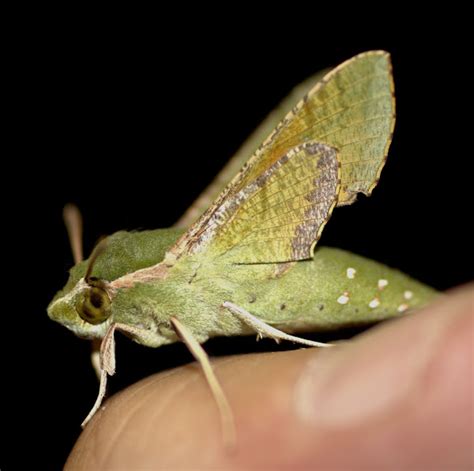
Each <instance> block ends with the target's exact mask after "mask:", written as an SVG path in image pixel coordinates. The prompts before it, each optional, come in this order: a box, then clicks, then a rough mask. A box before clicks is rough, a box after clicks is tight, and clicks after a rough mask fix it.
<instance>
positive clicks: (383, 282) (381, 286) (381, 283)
mask: <svg viewBox="0 0 474 471" xmlns="http://www.w3.org/2000/svg"><path fill="white" fill-rule="evenodd" d="M387 285H388V280H384V279H380V280H379V281H378V283H377V286H378V287H379V289H380V290H382V289H384V288H385V287H386V286H387Z"/></svg>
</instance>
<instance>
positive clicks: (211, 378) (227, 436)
mask: <svg viewBox="0 0 474 471" xmlns="http://www.w3.org/2000/svg"><path fill="white" fill-rule="evenodd" d="M170 320H171V324H172V325H173V328H174V330H175V331H176V334H177V335H178V337H179V338H180V339H181V340H182V341H183V342H184V343H185V344H186V346H187V347H188V349H189V351H190V352H191V354H192V355H193V356H194V358H195V359H196V360H197V361H198V363H199V364H200V365H201V368H202V371H203V372H204V376H205V377H206V380H207V383H208V384H209V387H210V388H211V392H212V395H213V396H214V399H215V400H216V403H217V407H218V408H219V414H220V418H221V426H222V435H223V437H224V443H225V444H226V445H227V446H231V447H232V446H234V444H235V435H236V434H235V423H234V414H233V413H232V409H231V407H230V405H229V402H228V401H227V398H226V396H225V394H224V391H223V390H222V387H221V385H220V384H219V381H218V379H217V377H216V375H215V373H214V371H213V369H212V366H211V362H210V361H209V357H208V356H207V353H206V352H205V351H204V349H203V348H202V347H201V345H200V343H199V342H198V341H197V340H196V339H195V338H194V336H193V334H192V333H191V331H190V330H189V329H188V328H187V327H186V326H185V325H184V324H182V323H181V322H180V321H179V320H178V319H176V317H172V318H171V319H170Z"/></svg>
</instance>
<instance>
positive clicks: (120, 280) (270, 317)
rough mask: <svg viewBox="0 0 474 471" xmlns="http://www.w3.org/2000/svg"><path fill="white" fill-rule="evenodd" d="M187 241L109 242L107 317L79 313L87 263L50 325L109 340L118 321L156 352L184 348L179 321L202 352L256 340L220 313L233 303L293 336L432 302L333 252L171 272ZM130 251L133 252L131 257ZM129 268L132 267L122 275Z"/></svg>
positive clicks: (172, 236)
mask: <svg viewBox="0 0 474 471" xmlns="http://www.w3.org/2000/svg"><path fill="white" fill-rule="evenodd" d="M180 234H181V231H179V230H173V229H164V230H163V229H161V230H155V231H145V232H135V233H133V232H132V233H126V232H119V233H117V234H114V235H112V236H111V237H110V238H109V243H108V246H107V249H106V251H105V253H104V254H103V255H102V256H101V258H99V259H98V260H97V263H96V266H95V268H94V276H95V277H96V278H98V279H100V280H104V281H105V282H106V284H107V286H108V287H109V288H108V291H109V293H110V300H111V304H110V311H111V313H110V316H109V318H108V319H107V320H106V321H105V322H103V323H101V324H99V325H93V324H90V323H88V322H86V321H84V320H83V319H82V318H81V317H80V313H79V312H78V310H77V307H78V306H79V305H80V301H81V297H83V296H84V294H85V293H86V292H87V290H89V289H91V288H90V287H89V286H88V285H87V284H86V283H85V282H84V278H83V277H84V273H85V270H86V266H87V261H85V262H81V263H80V264H78V265H76V266H75V267H74V268H73V269H72V270H71V274H70V280H69V281H68V283H67V285H66V287H65V289H64V290H63V291H61V292H60V293H59V294H58V295H57V297H56V298H55V299H54V300H53V301H52V303H51V305H50V307H49V310H48V312H49V315H50V317H51V318H52V319H53V320H56V321H58V322H60V323H62V324H63V325H65V326H66V327H68V328H69V329H70V330H72V331H74V332H75V333H76V334H78V335H80V336H82V337H87V338H94V337H95V338H102V337H103V336H104V335H105V332H106V331H107V328H108V326H109V325H110V323H112V322H117V323H120V324H127V325H130V326H132V327H136V328H137V329H138V330H139V331H140V332H141V335H140V336H135V337H133V339H134V340H135V341H137V342H139V343H141V344H143V345H146V346H149V347H159V346H161V345H164V344H168V343H173V342H176V341H178V337H177V335H176V333H175V331H174V329H173V328H172V326H171V323H170V318H171V317H172V316H177V317H179V319H180V320H181V321H182V322H183V323H185V324H186V325H187V326H188V328H189V329H190V330H191V331H192V333H193V335H194V336H195V338H196V339H197V340H198V341H199V342H201V343H202V342H204V341H206V340H207V339H208V338H210V337H215V336H233V335H248V334H251V333H252V332H253V331H252V329H250V328H249V327H248V326H247V325H245V324H244V323H242V322H241V321H240V320H239V319H237V318H236V317H235V316H233V315H232V314H231V313H230V312H229V311H228V310H226V309H225V308H223V307H222V304H223V303H224V302H226V301H230V302H232V303H234V304H237V305H239V306H241V307H243V308H244V309H245V310H247V311H249V312H251V313H252V314H253V315H255V316H257V317H258V318H260V319H261V320H263V321H264V322H266V323H267V324H269V325H272V326H274V327H277V328H279V329H282V330H284V331H286V332H305V331H312V332H315V331H323V330H331V329H338V328H341V327H347V326H353V325H363V324H369V323H372V322H376V321H380V320H383V319H386V318H389V317H394V316H400V315H401V313H403V312H405V311H406V310H408V309H412V308H416V307H418V306H420V305H422V304H424V303H426V302H427V301H428V300H429V299H430V298H431V297H432V296H433V294H434V291H433V290H432V289H431V288H429V287H427V286H425V285H423V284H421V283H419V282H417V281H416V280H413V279H411V278H409V277H408V276H407V275H405V274H402V273H400V272H399V271H397V270H394V269H391V268H388V267H386V266H384V265H382V264H379V263H377V262H374V261H372V260H368V259H365V258H363V257H360V256H358V255H355V254H352V253H349V252H346V251H344V250H340V249H335V248H329V247H319V248H318V249H317V250H316V251H315V253H314V257H313V259H312V260H303V261H299V262H288V263H262V264H236V263H233V262H231V261H228V260H226V257H225V256H224V257H219V256H216V257H214V258H212V257H211V258H210V257H209V254H208V256H206V257H204V256H202V255H200V254H199V255H195V256H191V257H187V258H185V259H183V260H178V261H177V262H175V264H174V265H167V264H166V262H165V261H164V260H163V259H164V256H165V252H166V249H167V248H169V247H170V246H171V245H172V244H173V243H174V242H175V241H176V239H177V238H178V237H179V235H180ZM125 244H126V245H127V247H133V248H134V249H132V250H128V251H126V250H125V249H124V246H125ZM160 249H161V250H160ZM148 250H150V251H152V253H149V252H148ZM157 252H159V253H158V256H160V255H161V257H162V260H160V261H157V258H156V253H157ZM125 259H126V261H127V267H124V266H121V264H123V263H124V260H125ZM157 265H158V266H161V267H162V269H161V270H156V268H155V270H154V271H155V272H156V275H154V277H153V275H152V276H148V275H147V277H145V279H142V277H143V275H141V274H143V273H145V274H146V273H147V270H149V269H150V267H156V266H157ZM131 267H132V268H135V270H133V271H131V270H130V268H131ZM354 272H355V274H353V273H354ZM348 274H349V275H348ZM133 280H135V281H133ZM407 292H408V293H410V296H409V298H410V299H409V300H407V299H406V297H407V296H406V293H407ZM341 298H342V300H343V301H341ZM346 298H347V299H346Z"/></svg>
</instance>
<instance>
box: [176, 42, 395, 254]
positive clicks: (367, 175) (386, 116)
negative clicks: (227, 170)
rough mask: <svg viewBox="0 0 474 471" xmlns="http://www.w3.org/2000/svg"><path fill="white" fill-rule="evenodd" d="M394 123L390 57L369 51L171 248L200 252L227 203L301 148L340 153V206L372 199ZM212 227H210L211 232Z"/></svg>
mask: <svg viewBox="0 0 474 471" xmlns="http://www.w3.org/2000/svg"><path fill="white" fill-rule="evenodd" d="M394 123H395V100H394V95H393V81H392V73H391V64H390V55H389V54H388V53H387V52H385V51H369V52H365V53H362V54H359V55H358V56H355V57H353V58H352V59H349V60H348V61H346V62H344V63H342V64H341V65H339V66H338V67H336V68H335V69H333V70H332V71H331V72H329V73H328V74H327V75H325V76H324V77H323V79H322V80H321V81H320V82H318V83H317V84H316V85H315V87H314V88H313V89H312V90H311V91H310V92H309V93H308V95H307V96H306V97H305V98H303V100H302V101H300V102H299V103H298V104H297V105H296V106H295V107H294V109H293V110H292V111H291V112H290V113H288V114H287V115H286V117H285V118H284V119H283V120H282V121H281V122H280V124H279V125H278V126H277V127H276V129H275V130H274V131H273V132H272V133H271V134H270V136H269V137H268V138H267V139H266V140H265V141H264V142H263V144H262V145H261V146H260V147H259V148H258V149H257V151H256V152H255V153H254V154H253V156H252V157H251V158H250V159H249V160H248V161H247V163H246V164H245V165H244V166H243V168H242V169H241V171H240V172H239V173H238V174H237V175H236V176H235V177H234V179H233V180H232V181H231V182H230V183H229V184H228V185H227V187H226V188H225V189H224V190H223V191H222V192H221V193H220V195H219V196H218V198H217V199H216V201H215V202H214V204H213V205H212V206H211V207H210V208H208V209H207V211H206V212H205V213H204V214H203V215H202V216H201V217H200V218H199V219H198V220H197V221H196V222H195V223H194V224H193V226H191V228H190V229H189V230H188V231H187V232H186V233H185V234H184V235H183V236H182V237H181V238H180V239H179V240H178V242H177V243H176V244H175V246H174V247H173V248H172V249H171V255H172V256H174V257H181V256H183V255H185V254H188V253H196V252H197V251H199V250H201V248H202V247H203V244H204V243H205V242H206V240H207V239H205V238H204V237H203V234H207V235H209V234H214V232H213V231H214V229H215V227H214V225H215V224H216V220H215V217H216V213H217V214H219V208H221V207H223V205H225V201H226V200H231V199H232V200H234V199H235V195H237V194H240V192H241V191H242V190H243V189H244V188H246V187H247V186H249V185H250V184H251V183H252V182H254V181H257V179H258V178H259V177H260V176H261V175H263V174H265V172H266V171H267V170H269V169H271V168H272V167H273V165H274V164H276V163H277V162H278V161H279V159H281V158H282V156H285V155H287V154H288V153H289V151H290V150H291V149H293V148H297V147H298V146H299V145H300V144H302V143H314V142H321V143H324V144H326V145H327V146H329V147H332V148H335V149H337V153H338V154H337V155H338V160H339V162H340V164H341V171H340V175H341V184H340V191H339V195H338V199H337V204H338V205H345V204H350V203H352V202H353V201H354V200H355V198H356V195H357V193H358V192H363V193H365V194H366V195H369V194H370V193H371V191H372V189H373V188H374V187H375V186H376V184H377V182H378V178H379V176H380V172H381V171H382V168H383V166H384V164H385V159H386V155H387V152H388V148H389V146H390V142H391V137H392V132H393V128H394ZM208 226H209V227H208Z"/></svg>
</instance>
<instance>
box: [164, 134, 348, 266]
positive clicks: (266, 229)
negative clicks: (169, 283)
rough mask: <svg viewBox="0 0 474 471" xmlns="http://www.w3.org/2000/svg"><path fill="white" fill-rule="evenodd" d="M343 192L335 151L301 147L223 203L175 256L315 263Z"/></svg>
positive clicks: (311, 145) (310, 145) (188, 236)
mask: <svg viewBox="0 0 474 471" xmlns="http://www.w3.org/2000/svg"><path fill="white" fill-rule="evenodd" d="M339 189H340V165H339V161H338V158H337V151H336V149H334V148H332V147H329V146H327V145H325V144H320V143H315V142H307V143H304V144H301V145H299V146H296V147H294V148H293V149H290V150H289V151H288V152H287V153H286V154H284V155H283V156H282V157H281V158H280V159H278V160H277V161H276V162H274V163H273V164H272V165H271V166H270V167H268V168H267V169H266V170H265V171H264V172H262V173H261V174H260V175H259V176H258V177H257V178H256V179H255V180H253V181H252V182H250V183H249V184H248V185H247V186H245V187H244V188H242V189H241V190H240V191H238V192H235V193H229V194H227V195H226V197H224V198H221V200H220V204H219V205H218V206H215V207H213V208H211V210H208V212H207V213H205V214H204V216H203V218H202V219H203V223H202V224H198V225H197V226H193V228H192V229H191V230H190V231H188V233H186V234H185V236H183V238H182V239H181V240H180V241H178V243H177V245H176V246H175V248H174V249H172V252H174V253H175V254H182V253H188V254H192V253H198V252H201V251H203V250H208V251H211V252H212V253H213V254H214V255H216V256H225V257H226V259H227V260H228V261H230V262H233V263H271V262H287V261H294V260H303V259H307V258H311V257H312V255H313V250H314V246H315V244H316V242H317V240H318V238H319V236H320V234H321V232H322V229H323V227H324V225H325V224H326V222H327V221H328V219H329V217H330V215H331V212H332V210H333V208H334V207H335V205H336V203H337V197H338V193H339Z"/></svg>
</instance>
